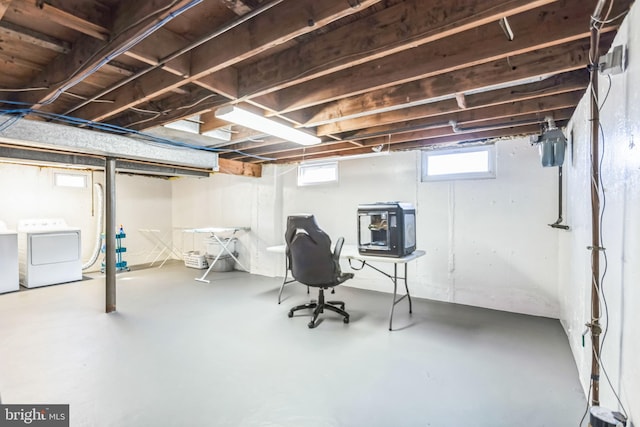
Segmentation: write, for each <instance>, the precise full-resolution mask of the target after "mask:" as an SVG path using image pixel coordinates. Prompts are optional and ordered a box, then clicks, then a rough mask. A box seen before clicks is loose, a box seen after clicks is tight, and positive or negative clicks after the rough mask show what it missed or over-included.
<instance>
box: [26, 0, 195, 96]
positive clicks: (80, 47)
mask: <svg viewBox="0 0 640 427" xmlns="http://www.w3.org/2000/svg"><path fill="white" fill-rule="evenodd" d="M187 2H188V0H180V1H178V2H177V3H175V4H174V2H173V1H172V0H157V1H155V2H125V3H123V4H124V5H125V6H126V8H124V9H121V10H119V13H123V14H125V15H126V18H120V19H119V20H118V27H117V28H122V29H124V31H120V32H119V30H118V31H114V34H118V36H117V37H116V38H115V39H114V40H111V41H110V42H107V43H105V42H103V41H101V40H96V39H93V38H83V39H80V40H79V41H78V42H77V43H75V44H74V46H73V48H72V49H71V52H70V53H69V54H68V55H59V56H57V57H56V58H55V59H54V60H53V61H52V62H50V63H49V64H48V65H47V67H46V68H45V69H44V70H43V71H42V73H40V74H39V75H38V76H37V77H36V78H35V79H34V80H33V81H32V82H31V83H30V85H29V86H33V87H41V86H48V87H49V88H50V89H49V90H47V91H44V93H43V92H23V93H21V94H19V95H18V96H17V97H16V98H17V99H15V100H17V101H19V102H24V103H28V104H34V106H35V108H38V107H39V104H42V103H44V102H46V101H48V100H50V99H52V98H53V97H55V96H56V93H58V92H57V91H58V90H59V89H60V88H61V87H63V86H64V85H65V84H66V83H67V82H68V80H69V78H70V77H71V76H81V75H82V74H83V73H86V72H88V71H89V70H91V69H93V68H95V67H96V66H97V65H98V64H99V63H100V62H101V61H102V60H103V58H105V57H107V56H108V55H109V54H111V53H113V52H115V51H117V50H119V49H121V48H122V47H123V46H125V45H126V44H127V43H128V41H129V40H130V39H131V38H134V37H136V36H137V35H140V34H142V33H143V32H144V31H146V30H148V29H149V28H151V27H152V26H153V25H154V24H155V23H157V22H158V21H159V20H160V19H162V18H164V17H166V16H167V15H168V14H170V13H171V12H173V11H175V10H177V9H179V8H180V7H182V6H184V4H186V3H187ZM163 6H164V7H165V10H164V11H163V12H162V13H160V14H159V15H156V16H155V17H154V18H153V19H145V18H147V17H149V16H150V15H152V16H153V14H154V13H155V12H157V10H158V9H161V8H162V7H163ZM168 6H171V7H169V8H166V7H168ZM141 20H143V21H144V23H142V24H138V23H139V22H140V21H141ZM114 25H115V23H114ZM114 28H116V27H114ZM78 64H82V65H80V66H78ZM102 106H104V105H102Z"/></svg>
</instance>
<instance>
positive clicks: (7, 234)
mask: <svg viewBox="0 0 640 427" xmlns="http://www.w3.org/2000/svg"><path fill="white" fill-rule="evenodd" d="M18 289H20V284H19V281H18V233H16V232H15V231H11V230H7V227H6V225H5V224H4V222H2V221H0V294H3V293H5V292H13V291H17V290H18Z"/></svg>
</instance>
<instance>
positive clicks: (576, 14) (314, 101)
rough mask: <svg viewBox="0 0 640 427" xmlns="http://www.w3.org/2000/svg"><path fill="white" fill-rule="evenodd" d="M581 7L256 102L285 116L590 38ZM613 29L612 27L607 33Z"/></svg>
mask: <svg viewBox="0 0 640 427" xmlns="http://www.w3.org/2000/svg"><path fill="white" fill-rule="evenodd" d="M425 4H426V3H425ZM581 4H583V0H561V1H557V2H555V3H553V4H550V5H545V6H544V7H541V8H538V9H534V10H531V11H528V12H525V13H521V14H517V15H514V16H512V17H510V18H509V23H510V25H511V28H513V29H514V32H515V34H516V37H515V38H514V40H512V41H509V40H508V39H507V38H506V37H505V35H504V32H503V30H502V28H500V26H499V25H498V24H497V22H495V21H492V22H491V23H489V24H485V25H483V26H481V27H478V28H474V29H472V30H468V31H465V32H462V33H457V34H455V35H452V36H450V37H446V38H443V39H439V40H436V41H434V42H431V43H427V44H424V45H422V46H418V47H416V48H413V49H410V50H406V51H402V52H399V53H396V54H393V55H388V56H385V57H384V58H380V59H377V60H374V61H370V62H367V63H365V64H361V65H358V66H355V67H351V68H348V69H345V70H341V71H339V72H336V73H333V74H331V75H327V76H323V77H320V78H317V79H314V80H311V81H308V82H306V83H303V84H299V85H296V86H291V87H288V88H286V89H283V90H280V91H278V92H277V93H276V95H277V96H276V100H277V105H270V104H269V103H268V101H267V100H264V101H263V100H262V99H261V98H255V100H256V101H257V102H260V103H262V104H263V105H265V106H268V107H269V108H272V109H273V110H275V111H278V112H279V113H286V112H289V111H294V110H299V109H302V108H307V107H311V106H314V105H318V104H324V103H327V102H330V101H333V100H337V99H341V98H346V97H348V96H353V95H358V94H361V93H364V92H367V91H370V90H375V89H382V88H385V87H388V86H392V85H397V84H402V83H406V82H410V81H413V80H418V79H422V78H427V77H431V76H435V75H438V74H445V73H449V72H452V71H455V70H459V69H462V68H467V67H470V66H474V65H479V64H482V63H486V62H491V61H495V60H499V59H504V58H508V57H511V56H515V55H520V54H523V53H527V52H531V51H534V50H537V49H543V48H546V47H550V46H554V45H559V44H562V43H567V42H570V41H573V40H578V39H581V38H585V37H588V36H589V34H590V29H589V26H588V25H586V24H585V23H586V22H589V18H590V16H591V12H590V11H588V10H587V8H585V7H580V6H581ZM619 4H620V6H617V7H616V11H614V12H613V13H614V15H616V14H618V13H619V12H620V11H622V10H623V9H622V7H621V6H622V3H619ZM611 29H612V26H611V25H609V26H608V28H607V27H605V28H603V30H602V31H601V32H605V31H608V30H611ZM304 65H306V64H304ZM241 79H242V73H241Z"/></svg>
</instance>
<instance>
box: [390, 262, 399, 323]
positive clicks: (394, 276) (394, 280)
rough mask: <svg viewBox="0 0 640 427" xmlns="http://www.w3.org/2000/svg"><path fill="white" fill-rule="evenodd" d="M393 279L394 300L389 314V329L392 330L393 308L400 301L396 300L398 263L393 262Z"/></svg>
mask: <svg viewBox="0 0 640 427" xmlns="http://www.w3.org/2000/svg"><path fill="white" fill-rule="evenodd" d="M391 280H392V281H393V301H392V303H391V314H389V330H390V331H392V330H393V328H392V325H393V309H394V308H395V306H396V304H397V303H398V302H399V301H396V295H397V293H398V264H395V263H394V264H393V277H392V278H391Z"/></svg>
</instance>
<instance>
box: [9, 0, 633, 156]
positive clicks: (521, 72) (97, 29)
mask: <svg viewBox="0 0 640 427" xmlns="http://www.w3.org/2000/svg"><path fill="white" fill-rule="evenodd" d="M596 3H597V2H596V1H584V0H563V1H552V0H537V1H532V0H508V1H506V0H439V1H424V0H412V1H411V0H406V1H399V0H386V1H380V0H322V1H317V0H280V1H277V0H276V1H267V0H204V1H198V0H195V1H190V0H154V1H129V0H100V1H97V0H0V18H1V19H0V67H1V72H0V89H1V92H0V100H2V104H0V108H1V109H2V112H3V113H6V114H5V115H3V116H2V117H1V118H0V126H8V125H10V123H7V120H8V119H9V118H11V117H12V116H11V115H13V117H24V118H25V119H37V120H43V119H45V120H51V117H52V116H51V113H54V114H60V115H64V116H65V117H64V118H61V119H58V120H57V121H60V120H61V121H63V122H68V121H69V117H74V118H79V119H83V120H90V121H96V122H102V123H105V124H109V125H117V126H119V127H124V128H128V129H132V130H135V131H150V130H151V129H154V128H157V127H158V126H161V125H164V124H167V123H171V122H175V121H178V120H181V119H184V118H188V117H194V116H195V117H197V118H198V125H199V130H200V133H205V132H208V131H214V130H216V129H219V130H221V131H222V134H225V133H226V134H228V135H229V138H227V139H228V141H222V140H215V139H212V140H211V144H209V145H211V146H212V147H217V148H219V149H221V150H224V151H221V152H220V157H221V158H222V159H228V160H239V161H242V162H249V163H270V162H279V163H280V162H291V161H299V160H303V159H311V158H319V157H327V156H336V155H352V154H362V153H370V152H372V149H374V148H375V149H377V150H407V149H419V148H422V147H427V146H433V145H438V144H455V143H463V142H469V141H481V140H486V139H492V138H499V137H506V136H512V135H525V134H534V133H539V132H540V130H541V125H542V123H543V122H544V120H545V117H546V116H552V117H553V118H554V119H555V121H556V123H557V124H558V125H561V126H562V125H564V124H565V123H566V122H567V120H568V119H569V118H570V116H571V114H572V113H573V110H574V109H575V106H576V105H577V103H578V101H579V99H580V98H581V97H582V95H583V94H584V91H585V88H586V87H587V85H588V81H589V74H588V71H587V64H588V62H589V46H590V39H589V37H590V15H591V13H592V12H593V10H594V8H595V6H596ZM631 3H632V1H630V0H617V1H615V2H613V1H612V0H607V1H606V2H605V7H604V11H605V12H604V13H606V14H607V15H606V16H607V17H608V18H616V19H614V20H612V21H611V22H606V23H598V24H597V26H598V27H599V28H601V31H600V49H601V51H602V52H606V50H607V49H608V48H609V46H610V44H611V42H612V40H613V37H614V35H615V30H616V29H617V26H618V25H619V24H620V23H621V21H622V19H621V18H622V17H623V16H624V14H625V12H626V11H627V10H628V8H629V7H630V5H631ZM505 18H506V19H505ZM605 21H606V19H605ZM135 42H137V43H135ZM6 101H11V102H12V103H11V104H9V103H7V102H6ZM227 104H239V105H243V106H247V107H248V108H251V109H254V110H257V111H259V112H261V113H262V114H264V115H267V116H271V117H274V118H276V119H279V120H282V121H286V122H288V123H290V124H291V125H292V126H295V127H299V128H302V129H305V130H306V131H308V132H309V133H312V134H317V135H318V136H320V137H321V138H322V141H323V142H322V143H321V144H320V145H317V146H311V147H303V146H300V145H298V144H295V143H292V142H286V141H282V140H279V139H277V138H274V137H268V136H265V135H260V134H257V133H255V132H253V131H250V130H248V129H245V128H241V127H239V126H237V125H234V126H230V125H229V123H226V122H224V121H221V120H220V119H217V118H216V117H215V110H216V109H217V108H219V107H221V106H224V105H227ZM16 109H19V110H20V111H8V110H16ZM7 114H9V115H7ZM204 141H205V142H203V143H201V145H207V143H206V141H207V140H204ZM256 156H259V157H256Z"/></svg>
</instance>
